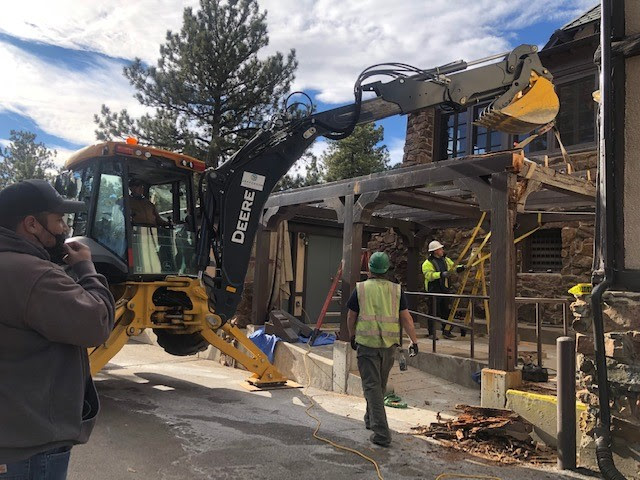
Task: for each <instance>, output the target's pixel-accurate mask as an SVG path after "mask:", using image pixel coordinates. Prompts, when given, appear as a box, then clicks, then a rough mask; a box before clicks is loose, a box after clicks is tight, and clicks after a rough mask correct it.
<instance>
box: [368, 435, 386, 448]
mask: <svg viewBox="0 0 640 480" xmlns="http://www.w3.org/2000/svg"><path fill="white" fill-rule="evenodd" d="M369 441H370V442H371V443H375V444H376V445H378V446H380V447H385V448H386V447H388V446H389V445H391V440H382V439H380V438H378V437H376V434H375V433H372V434H371V436H370V437H369Z"/></svg>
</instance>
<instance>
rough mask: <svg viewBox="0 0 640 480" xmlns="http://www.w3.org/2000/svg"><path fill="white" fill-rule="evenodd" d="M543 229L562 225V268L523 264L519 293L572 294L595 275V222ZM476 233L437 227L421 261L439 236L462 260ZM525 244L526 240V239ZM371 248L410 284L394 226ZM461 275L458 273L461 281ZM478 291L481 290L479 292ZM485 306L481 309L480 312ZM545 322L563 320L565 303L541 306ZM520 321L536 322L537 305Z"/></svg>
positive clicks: (524, 308) (524, 309) (523, 308)
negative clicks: (541, 269)
mask: <svg viewBox="0 0 640 480" xmlns="http://www.w3.org/2000/svg"><path fill="white" fill-rule="evenodd" d="M543 228H562V243H563V246H562V270H561V272H558V273H527V272H523V271H522V268H521V267H519V273H518V278H517V285H516V288H517V294H518V296H522V297H546V298H552V297H556V298H557V297H565V298H567V297H568V293H567V291H568V290H569V288H571V287H573V286H574V285H576V284H577V283H583V282H589V281H590V278H591V263H592V259H593V223H588V222H571V223H568V224H558V223H550V224H547V225H545V226H544V227H543ZM486 233H487V232H485V231H484V230H483V229H481V230H480V231H479V232H478V235H477V236H476V240H475V241H474V244H473V245H472V247H471V249H469V251H468V252H467V254H466V256H465V260H466V259H468V258H469V255H470V254H471V252H472V251H473V249H476V248H478V247H479V246H480V243H481V242H482V239H483V238H484V236H485V235H486ZM472 234H473V229H472V228H467V229H460V228H446V229H441V230H433V231H432V232H431V234H430V235H429V236H428V237H427V238H426V242H425V243H424V247H423V249H422V252H421V256H420V261H421V262H422V261H424V259H426V258H427V256H428V243H429V241H431V240H433V239H436V240H439V241H440V242H442V243H443V244H444V245H445V250H446V252H447V255H448V256H449V257H450V258H451V259H453V260H454V261H455V260H457V259H458V257H459V255H460V253H461V252H462V250H463V248H464V247H465V246H466V244H467V242H468V241H469V238H471V235H472ZM490 243H491V242H490V241H489V242H487V243H486V245H485V246H484V247H483V255H485V254H488V253H489V251H490ZM522 243H524V242H522ZM522 243H521V244H519V247H518V259H519V262H518V265H519V266H520V265H521V264H522V263H521V260H522V249H523V248H526V247H524V245H523V244H522ZM367 248H368V249H369V251H371V252H375V251H384V252H387V253H388V254H389V256H390V258H391V264H392V269H391V271H390V275H391V277H392V278H394V279H395V280H396V281H398V282H400V283H402V284H406V280H407V279H406V264H407V248H406V246H405V244H404V242H403V240H402V237H401V236H400V235H398V234H397V233H396V232H394V231H393V229H389V230H388V231H387V232H385V233H380V234H374V235H373V236H372V237H371V240H370V241H369V243H368V245H367ZM490 269H491V261H490V260H487V261H486V262H485V278H486V282H487V285H489V277H490ZM474 273H475V270H474V271H472V272H471V276H470V279H469V280H468V281H467V288H466V290H465V293H471V288H472V286H473V281H472V280H473V274H474ZM460 278H461V275H458V279H457V280H458V281H460ZM477 293H480V291H478V292H477ZM480 311H481V309H479V313H480ZM541 312H542V319H543V323H547V324H556V325H560V324H561V323H562V306H561V304H557V305H542V306H541ZM518 320H519V321H527V322H533V321H535V307H534V305H533V304H528V305H520V306H519V308H518Z"/></svg>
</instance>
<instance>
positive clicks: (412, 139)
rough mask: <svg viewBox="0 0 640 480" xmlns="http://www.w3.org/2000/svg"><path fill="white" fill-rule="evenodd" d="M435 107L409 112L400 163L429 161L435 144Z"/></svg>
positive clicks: (431, 158)
mask: <svg viewBox="0 0 640 480" xmlns="http://www.w3.org/2000/svg"><path fill="white" fill-rule="evenodd" d="M435 117H436V114H435V109H433V108H425V109H423V110H420V111H418V112H415V113H411V114H409V116H408V118H407V137H406V140H405V144H404V157H403V159H402V163H404V164H411V165H412V164H416V163H430V162H432V161H433V155H434V144H435V138H434V137H435Z"/></svg>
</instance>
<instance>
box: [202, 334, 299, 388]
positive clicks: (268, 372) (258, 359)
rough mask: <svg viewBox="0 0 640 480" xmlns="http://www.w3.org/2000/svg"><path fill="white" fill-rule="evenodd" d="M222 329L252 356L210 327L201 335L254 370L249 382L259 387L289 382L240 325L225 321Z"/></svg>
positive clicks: (247, 367) (251, 370) (250, 369)
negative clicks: (243, 331)
mask: <svg viewBox="0 0 640 480" xmlns="http://www.w3.org/2000/svg"><path fill="white" fill-rule="evenodd" d="M220 330H222V331H223V332H225V333H226V334H228V335H230V336H232V337H233V338H235V339H236V340H237V341H238V343H240V344H241V345H242V346H243V347H244V348H245V349H247V350H248V351H249V352H250V353H251V354H252V356H249V355H247V354H246V353H244V352H242V351H241V350H239V349H238V348H236V347H234V346H233V345H232V344H230V343H228V342H226V341H225V340H223V339H222V338H221V337H219V336H218V335H217V334H216V333H215V332H214V331H213V330H211V329H210V328H204V329H202V330H201V331H200V335H202V336H203V337H204V339H205V340H206V341H207V342H209V343H210V344H211V345H213V346H214V347H216V348H217V349H218V350H220V351H221V352H222V353H224V354H226V355H229V356H230V357H232V358H234V359H235V360H236V361H238V362H239V363H240V364H241V365H242V366H243V367H245V368H246V369H247V370H249V371H250V372H252V373H253V375H252V376H251V377H250V378H248V379H247V381H248V382H249V383H251V384H253V385H255V386H257V387H273V386H279V385H284V384H285V383H287V379H286V377H284V376H283V375H282V374H281V373H280V372H279V371H278V369H276V367H274V366H273V365H272V364H271V362H269V359H268V358H267V356H266V355H265V354H264V353H263V352H262V350H260V349H259V348H258V347H257V346H256V344H255V343H253V342H252V341H251V340H250V339H248V338H247V337H246V336H245V335H244V334H243V333H242V331H241V330H240V329H239V328H238V327H235V326H233V325H230V324H229V323H225V324H224V325H223V326H222V327H220Z"/></svg>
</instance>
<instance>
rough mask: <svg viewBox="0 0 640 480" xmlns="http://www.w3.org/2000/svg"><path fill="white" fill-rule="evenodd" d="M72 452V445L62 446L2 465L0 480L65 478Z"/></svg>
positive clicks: (52, 479)
mask: <svg viewBox="0 0 640 480" xmlns="http://www.w3.org/2000/svg"><path fill="white" fill-rule="evenodd" d="M70 454H71V448H70V447H62V448H56V449H54V450H49V451H47V452H42V453H38V454H36V455H34V456H33V457H30V458H27V459H25V460H20V461H17V462H12V463H7V464H3V465H0V467H2V468H0V472H2V473H0V480H2V479H4V478H6V479H8V480H65V479H66V478H67V467H68V466H69V456H70ZM0 461H2V459H0Z"/></svg>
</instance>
